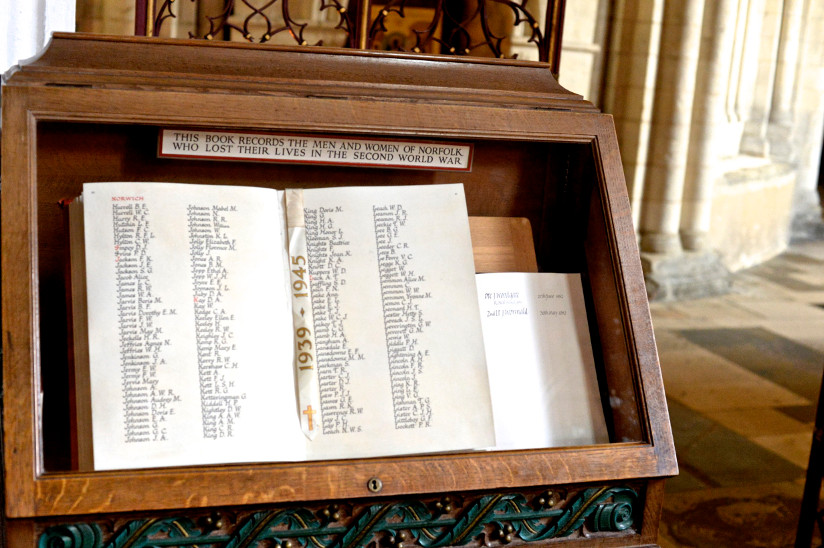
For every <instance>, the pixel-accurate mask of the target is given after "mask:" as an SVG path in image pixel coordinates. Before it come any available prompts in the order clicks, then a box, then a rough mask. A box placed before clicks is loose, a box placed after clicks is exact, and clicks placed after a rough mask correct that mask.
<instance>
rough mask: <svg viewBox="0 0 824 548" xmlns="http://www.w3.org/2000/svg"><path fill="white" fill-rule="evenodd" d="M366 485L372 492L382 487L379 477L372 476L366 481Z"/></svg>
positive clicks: (376, 491)
mask: <svg viewBox="0 0 824 548" xmlns="http://www.w3.org/2000/svg"><path fill="white" fill-rule="evenodd" d="M366 487H367V489H369V490H370V491H372V492H373V493H378V492H380V490H381V489H383V482H382V481H381V480H380V478H372V479H370V480H369V481H368V482H366Z"/></svg>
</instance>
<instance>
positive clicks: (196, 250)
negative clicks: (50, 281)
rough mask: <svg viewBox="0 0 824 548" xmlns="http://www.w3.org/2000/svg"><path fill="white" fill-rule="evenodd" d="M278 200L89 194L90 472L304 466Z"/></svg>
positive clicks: (202, 188)
mask: <svg viewBox="0 0 824 548" xmlns="http://www.w3.org/2000/svg"><path fill="white" fill-rule="evenodd" d="M280 199H281V198H280V196H279V194H278V192H277V191H273V190H269V189H258V188H249V187H215V186H207V185H176V184H164V183H95V184H91V185H85V186H84V192H83V196H82V200H80V203H82V206H80V207H81V208H82V218H83V219H84V224H85V226H84V227H83V229H84V230H83V232H84V233H85V246H84V247H85V254H86V265H87V268H86V278H85V279H86V287H87V290H86V292H87V304H88V363H89V376H88V382H89V391H90V396H91V416H92V417H93V421H92V435H91V438H92V439H93V440H94V442H93V447H94V450H93V453H94V462H93V467H94V469H97V470H105V469H115V468H133V467H136V466H137V467H155V466H175V465H191V464H210V463H226V462H239V461H247V462H251V461H264V460H296V459H301V458H303V454H304V451H305V447H304V441H303V436H302V435H301V432H300V429H299V427H297V426H296V424H295V421H294V420H293V417H295V415H296V401H295V389H294V380H293V375H292V354H291V349H292V344H293V342H292V337H291V312H290V302H289V300H288V297H289V294H288V292H287V289H286V287H287V279H286V267H285V262H284V261H285V258H284V249H285V236H284V224H283V215H282V207H281V205H280ZM78 209H79V207H78V206H77V205H73V211H72V216H73V217H75V218H76V215H77V214H78V213H80V211H77V210H78ZM73 225H74V226H75V227H76V226H77V222H76V220H75V222H73ZM73 278H74V277H73ZM81 367H82V365H81ZM81 399H82V398H81V397H79V398H78V400H81ZM90 442H91V440H89V439H80V440H79V444H80V445H81V451H80V454H81V455H83V454H84V451H83V445H84V444H86V449H88V444H89V443H90ZM81 460H83V459H81ZM85 460H86V462H81V463H80V465H81V467H83V468H89V467H90V466H91V464H92V463H90V462H88V459H85Z"/></svg>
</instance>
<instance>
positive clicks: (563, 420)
mask: <svg viewBox="0 0 824 548" xmlns="http://www.w3.org/2000/svg"><path fill="white" fill-rule="evenodd" d="M476 283H477V286H478V301H479V303H480V307H481V319H482V323H483V333H484V344H485V346H486V359H487V365H488V368H489V382H490V390H491V393H492V402H493V414H494V417H495V437H496V439H497V445H496V447H495V448H496V449H500V450H505V449H531V448H544V447H559V446H574V445H588V444H595V443H607V442H609V435H608V432H607V427H606V422H605V420H604V412H603V407H602V405H601V397H600V392H599V390H598V379H597V377H596V370H595V362H594V359H593V353H592V343H591V341H590V335H589V328H588V326H587V317H586V306H585V303H584V296H583V291H582V289H581V277H580V275H578V274H556V273H494V274H478V275H477V276H476Z"/></svg>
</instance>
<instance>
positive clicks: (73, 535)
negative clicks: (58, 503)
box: [37, 523, 100, 548]
mask: <svg viewBox="0 0 824 548" xmlns="http://www.w3.org/2000/svg"><path fill="white" fill-rule="evenodd" d="M99 544H100V529H99V528H98V527H97V525H94V524H89V523H75V524H72V525H58V526H56V527H50V528H49V529H47V530H46V532H45V533H43V534H42V535H41V536H40V542H38V544H37V546H38V548H86V547H87V546H88V547H93V546H99Z"/></svg>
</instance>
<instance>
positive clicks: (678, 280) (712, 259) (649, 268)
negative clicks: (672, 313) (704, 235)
mask: <svg viewBox="0 0 824 548" xmlns="http://www.w3.org/2000/svg"><path fill="white" fill-rule="evenodd" d="M641 264H642V266H643V268H644V281H645V282H646V285H647V296H648V297H649V300H650V301H678V300H688V299H698V298H701V297H709V296H712V295H722V294H724V293H727V292H729V290H730V288H731V286H732V282H731V280H730V272H729V270H727V268H726V267H725V266H724V265H723V264H722V263H721V257H720V256H719V255H718V254H717V253H714V252H711V251H695V252H690V251H687V252H684V253H681V254H679V255H662V254H656V253H641Z"/></svg>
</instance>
